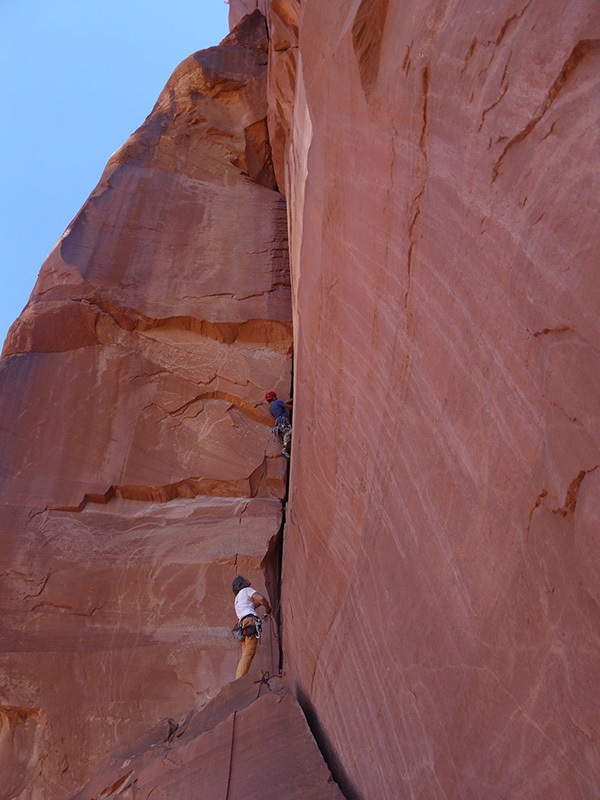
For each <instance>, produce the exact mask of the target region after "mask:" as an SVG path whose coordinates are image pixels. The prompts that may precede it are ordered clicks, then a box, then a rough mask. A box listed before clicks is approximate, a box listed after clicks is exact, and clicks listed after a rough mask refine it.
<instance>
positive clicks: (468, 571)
mask: <svg viewBox="0 0 600 800" xmlns="http://www.w3.org/2000/svg"><path fill="white" fill-rule="evenodd" d="M259 12H260V13H259ZM262 15H264V18H266V25H267V30H268V38H267V37H266V36H265V31H264V27H263V26H264V22H263V21H262V20H263V19H264V18H263V17H262ZM230 21H231V25H232V28H235V26H239V27H237V28H235V30H234V32H233V33H232V35H231V37H228V39H227V40H226V41H225V42H224V43H223V44H222V45H221V46H220V47H219V48H213V49H211V50H209V51H205V52H204V53H199V54H196V55H195V56H192V57H191V58H190V59H188V60H186V61H184V62H183V64H182V65H181V66H180V67H179V68H178V70H176V72H175V73H174V75H173V77H172V78H171V80H170V81H169V83H168V84H167V87H166V88H165V91H164V92H163V94H162V95H161V97H160V98H159V101H158V103H157V105H156V107H155V109H154V111H153V112H152V114H151V115H150V117H149V118H148V120H147V121H146V123H145V124H144V125H143V126H142V128H140V130H139V131H138V132H136V133H135V134H134V135H133V137H132V138H131V139H130V140H129V142H127V143H126V145H125V146H124V147H123V148H122V149H121V151H119V152H118V153H117V154H116V155H115V157H114V159H113V160H112V161H111V163H110V164H109V165H108V167H107V171H106V173H105V175H104V176H103V178H102V181H101V183H100V185H99V187H98V189H97V190H96V191H95V192H94V193H93V194H92V196H91V198H90V201H89V202H88V203H87V204H86V206H85V207H84V209H83V210H82V212H81V213H80V215H78V217H77V218H76V220H75V221H74V223H73V225H72V226H71V227H70V229H69V231H67V233H66V234H65V236H64V237H63V239H62V240H61V242H59V244H58V245H57V248H56V249H55V251H54V252H53V253H52V254H51V256H50V258H49V260H48V262H47V263H46V265H44V268H43V269H42V272H41V274H40V279H39V281H38V284H37V286H36V288H35V290H34V293H33V295H32V299H31V302H30V305H29V306H28V308H27V309H26V311H25V313H24V315H23V316H22V317H21V319H20V320H19V321H17V323H15V326H14V327H13V329H12V330H11V332H10V335H9V337H8V339H7V343H6V345H5V350H4V358H3V360H2V361H1V362H0V375H1V376H2V379H3V390H2V395H1V398H0V402H1V403H2V416H3V426H4V428H5V430H6V434H5V436H4V437H3V440H2V444H1V448H2V450H1V461H0V464H1V465H2V470H3V489H2V502H3V504H4V505H3V514H2V523H1V525H2V541H3V549H2V570H1V572H2V574H3V576H4V582H5V586H6V587H7V588H6V590H5V591H3V593H2V609H1V613H2V615H1V621H0V624H1V625H2V632H3V639H4V640H5V641H7V642H8V647H7V648H6V649H5V650H4V651H3V653H2V655H0V670H1V671H0V713H1V714H2V717H1V720H2V728H1V729H0V765H1V766H2V768H3V774H5V773H4V770H6V774H8V775H9V784H10V787H9V789H8V790H5V796H6V797H13V796H15V797H19V798H22V800H34V798H35V799H36V800H37V798H39V797H64V796H65V794H64V792H65V791H67V790H68V791H72V792H74V791H75V790H76V789H77V790H78V794H77V797H78V798H80V800H91V798H92V797H114V796H122V797H124V798H134V797H135V798H145V797H148V796H150V795H151V796H152V797H153V798H155V797H163V798H171V797H173V798H175V797H178V798H181V797H188V796H189V797H195V796H197V793H198V792H201V791H202V792H204V793H205V794H206V796H209V797H212V796H214V797H222V796H228V797H229V798H230V800H232V798H233V797H234V796H236V797H238V796H239V797H240V798H241V797H245V796H251V793H252V792H253V791H257V792H258V793H259V794H258V795H257V796H261V797H271V796H273V797H274V798H275V797H279V798H281V799H282V798H284V797H288V796H289V797H292V796H294V797H307V798H308V797H311V798H320V797H323V798H329V797H331V798H337V797H339V796H340V794H339V790H338V789H337V787H336V786H335V784H334V783H333V782H332V781H330V780H329V779H328V774H327V770H326V769H325V768H324V767H323V765H322V764H321V763H320V761H319V756H318V753H317V752H316V749H315V746H314V742H313V741H312V739H311V737H310V735H309V733H308V730H307V728H306V726H305V723H304V721H303V719H302V716H301V714H300V711H299V709H298V706H297V705H296V703H295V701H294V700H293V698H292V697H291V696H290V694H289V691H288V690H289V689H291V690H292V691H293V693H294V694H295V696H296V699H297V700H298V702H299V704H300V706H301V707H302V709H303V711H304V713H305V714H306V716H307V718H308V721H309V723H310V725H311V727H312V731H313V733H314V734H315V735H316V738H317V741H318V744H319V745H320V747H321V750H322V751H323V753H324V754H325V757H326V759H327V763H328V766H329V767H330V768H331V769H332V772H333V776H334V778H335V779H336V780H337V781H338V782H339V784H340V787H341V789H342V791H343V792H344V795H345V796H346V797H347V798H348V800H371V798H384V799H385V800H396V798H399V799H403V798H420V799H421V800H437V799H438V798H462V800H481V798H485V799H486V800H508V799H510V800H521V798H524V797H527V798H532V799H533V798H535V800H555V799H556V798H567V797H568V798H575V797H577V798H584V799H585V800H588V799H589V800H592V798H596V797H597V796H598V795H599V794H600V745H599V743H598V719H599V718H600V709H599V708H598V699H597V696H596V694H597V693H596V692H595V687H596V686H597V685H598V682H599V680H600V637H599V634H598V630H599V622H600V614H599V608H600V583H599V579H598V574H599V573H600V563H599V561H600V557H599V555H598V553H599V552H600V551H599V547H598V535H599V534H598V531H599V523H600V514H599V512H598V508H600V503H599V490H600V470H599V469H598V467H599V466H600V436H599V433H598V432H599V430H600V425H599V421H600V388H599V386H600V382H599V377H598V376H599V375H600V370H599V366H600V365H599V361H600V359H599V346H600V330H599V325H598V320H599V314H598V304H599V298H600V283H599V280H598V270H597V254H596V253H597V249H598V248H597V233H596V230H597V222H596V220H597V218H598V213H599V211H600V209H599V206H600V190H599V188H598V174H599V172H600V148H599V144H600V143H599V141H598V139H599V131H600V127H599V126H598V108H600V103H599V100H600V79H599V75H600V73H599V70H598V67H599V57H600V7H599V6H598V4H597V3H595V2H594V0H573V2H570V3H568V4H564V3H559V2H558V0H550V1H549V2H542V0H531V1H530V2H523V3H517V2H515V0H501V2H499V3H495V4H492V5H490V4H484V5H483V6H482V4H481V3H480V2H476V0H464V1H463V2H460V3H458V2H452V0H414V1H413V0H408V1H407V2H402V3H401V2H395V1H394V0H340V1H339V2H335V3H325V2H323V0H302V2H299V0H231V2H230ZM267 60H268V67H267ZM276 189H278V190H279V192H282V193H284V194H285V196H286V199H287V211H286V205H285V204H284V200H283V197H282V195H281V194H280V193H279V192H278V191H276ZM288 238H289V249H290V264H291V282H290V281H289V279H288V273H287V263H286V252H287V251H286V247H287V240H288ZM290 288H291V292H290ZM290 300H291V305H290ZM292 322H293V342H294V439H293V445H292V461H291V470H290V479H289V497H288V498H287V513H286V523H285V528H284V532H283V560H282V561H283V568H282V578H281V611H282V627H281V631H280V635H281V643H282V646H283V674H282V677H283V680H284V682H285V686H286V687H287V689H286V688H285V687H284V686H282V685H280V684H279V682H278V680H279V679H275V680H269V681H265V680H263V682H262V683H261V682H260V681H259V683H258V684H256V683H255V682H254V681H255V680H257V677H256V675H255V676H254V677H253V676H250V677H249V678H248V679H247V680H242V681H238V682H236V683H234V684H229V685H227V684H228V681H229V680H230V677H231V675H232V673H233V671H234V665H235V659H236V645H235V643H234V642H233V641H229V640H228V639H227V636H226V633H227V630H226V625H225V624H224V622H223V621H224V620H226V619H229V616H228V615H230V609H229V602H230V599H229V597H230V596H229V588H228V583H229V582H230V578H231V577H232V573H233V572H234V571H237V570H240V571H247V572H248V573H249V575H250V576H251V577H252V578H253V580H257V581H259V582H260V585H261V586H264V577H262V576H261V568H262V569H265V567H267V566H268V567H269V568H268V569H267V572H268V574H269V575H270V576H274V577H271V578H270V584H269V588H270V591H271V592H272V595H274V594H275V592H276V588H275V584H276V574H275V573H276V569H275V562H276V560H277V556H276V553H275V543H276V541H277V532H278V530H279V525H280V519H281V499H283V498H284V497H285V494H286V493H285V464H284V463H282V459H280V458H278V456H277V448H276V447H275V444H274V442H273V441H272V439H270V438H269V435H268V418H267V415H266V409H265V407H264V405H261V398H262V394H263V393H264V389H265V388H266V387H267V386H268V387H271V386H273V387H274V388H275V389H276V390H279V391H280V392H281V393H282V394H285V393H286V392H287V391H288V389H289V380H290V372H291V363H290V358H291V336H292V325H291V323H292ZM4 387H10V390H9V388H4ZM40 398H42V401H41V400H40ZM269 547H271V549H270V551H269ZM272 599H273V597H272ZM273 632H274V633H275V632H277V631H275V630H274V629H273ZM261 648H262V649H261V655H260V657H259V662H258V663H257V667H258V670H259V672H258V677H259V678H260V674H261V673H260V669H262V670H263V672H264V671H266V670H269V671H270V672H271V673H273V672H274V671H277V664H278V656H279V654H278V651H277V646H276V645H275V643H269V642H265V646H264V647H263V646H261ZM37 653H39V654H40V655H39V657H38V656H36V655H35V654H37ZM260 659H262V661H261V660H260ZM209 701H211V702H209ZM238 715H239V717H240V721H241V727H240V729H239V733H240V735H241V736H242V739H241V740H240V739H239V738H236V730H237V727H236V726H237V722H236V720H237V718H238ZM165 720H166V721H165ZM169 720H171V721H170V722H169ZM156 723H158V726H157V727H154V728H152V726H153V725H155V724H156ZM269 725H272V728H269ZM74 726H77V727H76V728H74ZM266 730H271V731H277V736H276V737H275V741H276V745H274V744H273V739H272V738H269V736H267V735H266V734H265V731H266ZM136 737H138V738H136ZM250 740H252V741H253V745H256V747H257V751H258V753H259V754H260V755H262V756H263V757H264V763H265V776H264V781H263V783H259V784H257V783H256V778H255V775H251V777H250V779H249V780H250V782H249V783H244V779H243V776H244V775H247V774H248V772H249V771H250V770H249V769H248V764H247V763H246V762H244V742H248V741H250ZM261 743H262V744H261ZM263 744H264V747H263ZM272 746H275V747H276V753H277V756H278V757H277V758H274V759H271V758H270V755H269V756H267V755H266V754H267V753H270V752H271V751H270V750H269V748H270V747H272ZM111 752H112V755H106V754H110V753H111ZM291 752H293V753H297V752H301V753H302V754H303V758H302V759H301V760H300V761H301V762H302V764H303V765H305V764H307V763H310V765H311V766H310V767H309V770H308V771H309V772H310V774H311V775H314V777H315V783H314V784H313V785H311V784H310V783H309V782H304V781H305V778H306V774H305V773H306V772H307V770H306V768H304V769H300V768H299V766H298V763H299V762H298V761H294V760H293V759H291V758H290V757H289V755H287V754H289V753H291ZM101 755H106V757H105V758H104V759H103V760H102V764H101V765H100V766H99V767H98V771H97V772H96V775H95V776H93V777H91V779H90V780H89V782H87V783H85V782H86V781H88V778H90V775H91V774H92V771H93V769H94V768H96V767H97V766H98V761H99V759H100V756H101ZM282 762H284V764H285V766H284V768H283V769H281V764H282ZM236 764H237V767H236V766H235V765H236ZM236 769H237V771H236ZM269 775H271V776H273V781H274V783H273V782H271V783H269V780H270V779H269ZM303 775H304V778H303V777H302V776H303ZM170 776H171V777H170ZM173 776H175V777H173ZM290 776H291V777H290ZM286 781H288V783H286ZM84 783H85V785H83V784H84ZM224 786H226V789H224V788H223V787H224ZM273 786H275V787H279V790H280V794H277V793H275V794H268V792H269V791H272V788H268V787H273ZM230 790H231V793H230ZM274 791H275V792H276V791H277V788H276V789H275V790H274ZM61 792H63V793H62V794H61ZM194 792H196V794H194ZM294 792H295V794H294Z"/></svg>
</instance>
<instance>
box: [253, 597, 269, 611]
mask: <svg viewBox="0 0 600 800" xmlns="http://www.w3.org/2000/svg"><path fill="white" fill-rule="evenodd" d="M252 602H253V603H254V608H258V606H262V607H263V608H264V609H265V611H266V612H267V614H270V613H271V606H270V604H269V601H268V600H267V599H265V598H264V597H263V596H262V594H259V593H258V592H254V594H253V595H252Z"/></svg>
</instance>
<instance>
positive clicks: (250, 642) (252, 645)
mask: <svg viewBox="0 0 600 800" xmlns="http://www.w3.org/2000/svg"><path fill="white" fill-rule="evenodd" d="M247 619H248V618H247V617H244V619H243V620H242V626H243V625H244V622H246V620H247ZM251 619H252V617H251ZM257 646H258V639H257V638H256V636H249V637H248V638H247V639H244V641H243V642H242V656H241V658H240V661H239V664H238V665H237V670H236V672H235V678H236V680H237V679H238V678H241V677H242V675H245V674H246V673H247V672H248V670H249V669H250V664H251V663H252V659H253V658H254V655H255V653H256V648H257Z"/></svg>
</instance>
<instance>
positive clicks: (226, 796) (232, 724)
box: [225, 711, 237, 800]
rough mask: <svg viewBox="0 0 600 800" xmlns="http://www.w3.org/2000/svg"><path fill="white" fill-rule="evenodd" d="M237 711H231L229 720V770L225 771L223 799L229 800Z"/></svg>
mask: <svg viewBox="0 0 600 800" xmlns="http://www.w3.org/2000/svg"><path fill="white" fill-rule="evenodd" d="M236 714H237V711H234V712H233V719H232V721H231V747H230V750H229V772H228V773H227V791H226V792H225V800H229V787H230V786H231V765H232V764H233V738H234V736H235V717H236Z"/></svg>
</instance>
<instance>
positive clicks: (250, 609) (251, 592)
mask: <svg viewBox="0 0 600 800" xmlns="http://www.w3.org/2000/svg"><path fill="white" fill-rule="evenodd" d="M231 588H232V589H233V593H234V595H235V600H234V607H235V613H236V615H237V618H238V630H239V631H241V634H242V637H243V638H242V656H241V658H240V661H239V664H238V666H237V670H236V673H235V677H236V680H237V678H241V677H242V675H245V674H246V673H247V672H248V670H249V669H250V664H251V663H252V659H253V658H254V655H255V653H256V647H257V645H258V630H259V629H258V627H257V622H260V618H259V617H258V615H257V614H256V609H257V608H259V607H260V606H262V607H263V608H264V609H265V611H266V614H265V615H264V616H266V615H267V614H270V613H271V606H270V604H269V601H268V600H267V599H265V598H264V597H263V596H262V594H260V593H259V592H257V591H256V589H253V588H252V586H250V584H249V582H248V581H247V580H246V578H244V577H243V576H242V575H238V576H237V578H235V580H234V581H233V583H232V584H231ZM263 619H264V617H263Z"/></svg>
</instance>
